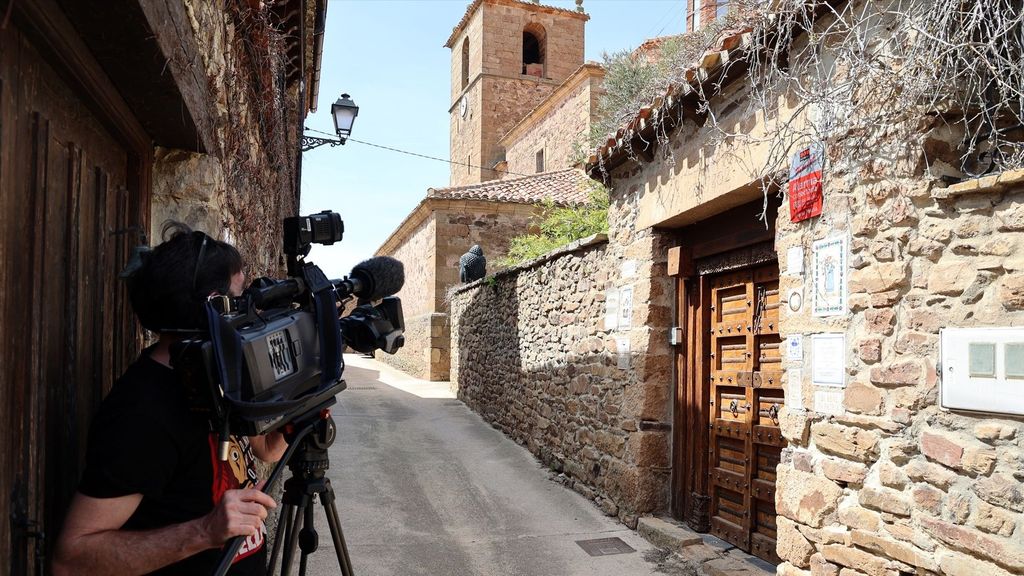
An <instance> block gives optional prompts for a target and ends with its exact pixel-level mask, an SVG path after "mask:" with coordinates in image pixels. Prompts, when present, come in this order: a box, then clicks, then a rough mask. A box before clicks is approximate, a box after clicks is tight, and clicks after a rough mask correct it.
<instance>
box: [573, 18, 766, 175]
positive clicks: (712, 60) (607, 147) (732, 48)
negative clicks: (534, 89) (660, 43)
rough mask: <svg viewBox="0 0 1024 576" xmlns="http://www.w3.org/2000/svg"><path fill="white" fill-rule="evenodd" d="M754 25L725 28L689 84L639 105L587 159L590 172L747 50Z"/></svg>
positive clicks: (675, 86) (693, 70)
mask: <svg viewBox="0 0 1024 576" xmlns="http://www.w3.org/2000/svg"><path fill="white" fill-rule="evenodd" d="M752 30H753V29H752V28H749V27H748V28H743V29H732V30H723V31H722V33H721V34H719V36H718V38H717V39H716V40H715V42H714V44H713V45H712V46H713V48H712V49H711V50H707V51H705V52H704V54H702V55H701V56H700V58H698V59H697V62H695V63H694V64H693V65H691V66H690V67H689V68H688V69H687V70H686V71H685V73H684V74H685V78H686V83H683V84H672V85H669V87H668V88H667V89H666V90H665V94H664V95H662V96H658V97H655V98H654V99H653V100H652V101H651V103H650V104H649V105H647V106H644V107H642V108H640V110H638V111H637V112H636V114H635V115H634V116H633V119H632V120H630V121H629V122H626V123H625V124H623V125H622V126H621V127H620V128H619V129H618V130H617V131H616V132H615V134H613V135H610V136H609V137H608V139H607V140H606V141H605V142H604V143H603V144H601V145H600V146H598V147H597V149H596V150H595V151H594V153H593V154H591V156H590V158H589V159H588V160H587V169H588V171H589V170H591V169H593V168H594V166H595V165H596V164H597V163H598V160H599V159H601V158H606V157H609V156H611V155H612V154H614V153H615V152H618V151H619V150H620V149H621V148H623V145H624V144H625V142H626V141H627V140H628V139H629V138H631V137H632V135H633V134H634V133H635V132H636V131H638V130H643V129H644V128H645V127H646V124H647V122H648V120H649V118H650V117H651V116H652V115H659V114H661V113H662V111H663V108H665V107H671V106H672V105H674V104H676V103H677V102H678V99H679V98H681V97H683V96H686V95H688V94H689V93H690V92H693V91H694V87H695V86H696V85H699V84H701V83H703V82H704V81H705V80H707V79H708V78H709V77H710V76H711V75H712V74H713V73H714V72H716V71H717V70H719V69H720V68H722V67H723V66H725V65H726V63H728V62H729V60H732V59H734V58H733V57H732V56H734V55H735V53H737V52H739V51H742V50H747V49H748V48H750V46H751V45H752V43H753V40H752V37H751V32H752Z"/></svg>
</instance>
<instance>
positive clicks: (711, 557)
mask: <svg viewBox="0 0 1024 576" xmlns="http://www.w3.org/2000/svg"><path fill="white" fill-rule="evenodd" d="M636 531H637V533H638V534H639V535H640V536H642V537H644V539H646V540H647V541H648V542H650V543H651V544H653V545H655V546H657V547H658V548H662V549H665V550H669V551H671V552H673V553H675V554H676V557H678V558H679V559H680V560H682V561H683V562H684V563H685V564H686V565H688V566H689V569H690V570H692V571H693V572H694V573H696V574H698V575H700V576H774V574H775V566H774V565H773V564H771V563H770V562H765V561H764V560H761V559H760V558H756V557H754V556H752V555H750V554H747V553H746V552H743V551H741V550H739V549H737V548H735V547H734V546H733V545H732V544H729V543H728V542H726V541H724V540H721V539H719V538H715V537H714V536H711V535H710V534H700V533H698V532H694V531H693V530H690V529H689V528H687V527H686V526H683V525H682V524H680V523H679V522H677V521H676V520H673V519H671V518H656V517H653V516H648V517H644V518H641V519H640V520H639V521H638V522H637V526H636Z"/></svg>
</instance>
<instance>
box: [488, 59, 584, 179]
mask: <svg viewBox="0 0 1024 576" xmlns="http://www.w3.org/2000/svg"><path fill="white" fill-rule="evenodd" d="M603 79H604V68H602V67H601V66H599V65H597V64H593V63H589V62H588V63H587V64H584V65H583V66H580V68H579V69H578V70H576V72H574V73H573V74H572V76H570V77H569V78H568V79H566V81H565V82H563V83H562V85H561V86H559V87H558V88H557V89H555V91H554V92H553V93H552V94H551V96H550V97H548V98H547V99H546V100H544V101H543V102H541V104H540V105H539V106H537V107H536V108H534V109H533V110H532V111H531V112H530V113H529V114H528V115H527V116H526V117H525V118H523V119H522V120H521V121H520V122H519V123H518V124H516V125H515V126H514V127H513V128H512V129H511V130H509V131H508V132H506V133H505V135H504V136H502V137H501V139H500V140H498V146H499V148H501V149H503V150H505V161H504V163H502V164H499V168H501V169H503V170H504V172H502V173H501V175H500V176H501V177H502V178H509V177H511V176H510V175H512V174H531V173H534V172H545V171H548V170H560V169H562V168H567V167H569V166H573V165H574V164H578V163H579V161H578V159H577V158H576V156H579V153H578V152H577V151H576V150H575V149H574V148H575V144H576V142H577V141H578V140H579V138H580V135H582V134H588V133H589V132H590V125H591V123H592V122H593V121H594V118H595V117H596V116H597V104H598V100H599V99H600V97H601V94H602V93H603V88H602V80H603Z"/></svg>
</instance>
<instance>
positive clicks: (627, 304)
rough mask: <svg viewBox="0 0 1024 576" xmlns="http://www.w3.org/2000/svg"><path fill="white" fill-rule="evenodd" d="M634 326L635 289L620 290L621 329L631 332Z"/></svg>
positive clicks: (628, 287)
mask: <svg viewBox="0 0 1024 576" xmlns="http://www.w3.org/2000/svg"><path fill="white" fill-rule="evenodd" d="M632 325H633V287H632V286H626V287H624V288H621V289H620V290H619V329H620V330H629V329H630V327H632Z"/></svg>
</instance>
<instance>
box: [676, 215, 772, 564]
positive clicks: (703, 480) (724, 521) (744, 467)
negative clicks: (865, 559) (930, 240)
mask: <svg viewBox="0 0 1024 576" xmlns="http://www.w3.org/2000/svg"><path fill="white" fill-rule="evenodd" d="M770 199H771V200H772V202H770V203H769V205H768V210H767V214H764V215H763V217H765V218H766V219H767V221H768V222H769V226H767V227H766V226H765V225H764V223H763V222H762V221H759V219H758V218H757V216H756V215H757V214H761V213H762V211H763V210H764V208H763V205H762V203H761V201H760V200H758V201H756V202H754V203H751V204H748V205H745V206H740V207H738V208H735V209H732V210H729V211H726V212H724V213H722V214H720V215H718V216H715V217H712V218H708V219H706V220H704V221H702V222H699V223H696V224H694V225H691V226H690V227H688V228H686V229H684V230H683V231H682V232H681V233H680V235H679V242H680V246H679V247H678V248H675V249H673V251H672V253H671V254H670V255H669V273H670V274H671V275H674V276H676V277H677V284H676V289H677V296H678V299H677V303H676V307H677V311H678V324H677V326H679V329H680V330H679V334H680V335H682V336H684V338H683V340H682V342H680V345H679V347H678V348H677V363H676V373H677V381H676V400H675V415H674V421H673V429H674V431H675V432H674V435H675V440H674V443H673V445H674V449H673V451H674V454H673V458H674V466H673V470H674V472H673V499H672V507H673V513H674V514H675V516H676V517H678V518H681V519H683V520H685V521H686V522H687V524H689V525H690V526H691V527H692V528H694V529H695V530H698V531H701V532H711V533H712V534H715V535H716V536H718V537H720V538H722V539H724V540H727V541H729V542H731V543H732V544H734V545H736V546H737V547H739V548H742V549H743V550H746V551H749V552H751V553H753V554H755V555H757V556H759V557H761V558H764V559H766V560H769V561H773V562H778V556H777V555H776V553H775V537H776V533H775V467H776V465H777V464H778V463H779V456H780V453H781V450H782V447H783V445H784V442H783V439H782V437H781V434H780V432H779V428H778V411H779V410H780V409H781V408H782V404H783V399H784V398H783V389H782V357H781V352H782V349H781V346H780V339H779V303H780V299H779V280H778V264H777V258H776V255H775V248H774V226H772V225H771V223H773V222H774V221H775V215H776V213H777V212H776V211H777V200H776V199H774V198H770Z"/></svg>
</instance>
